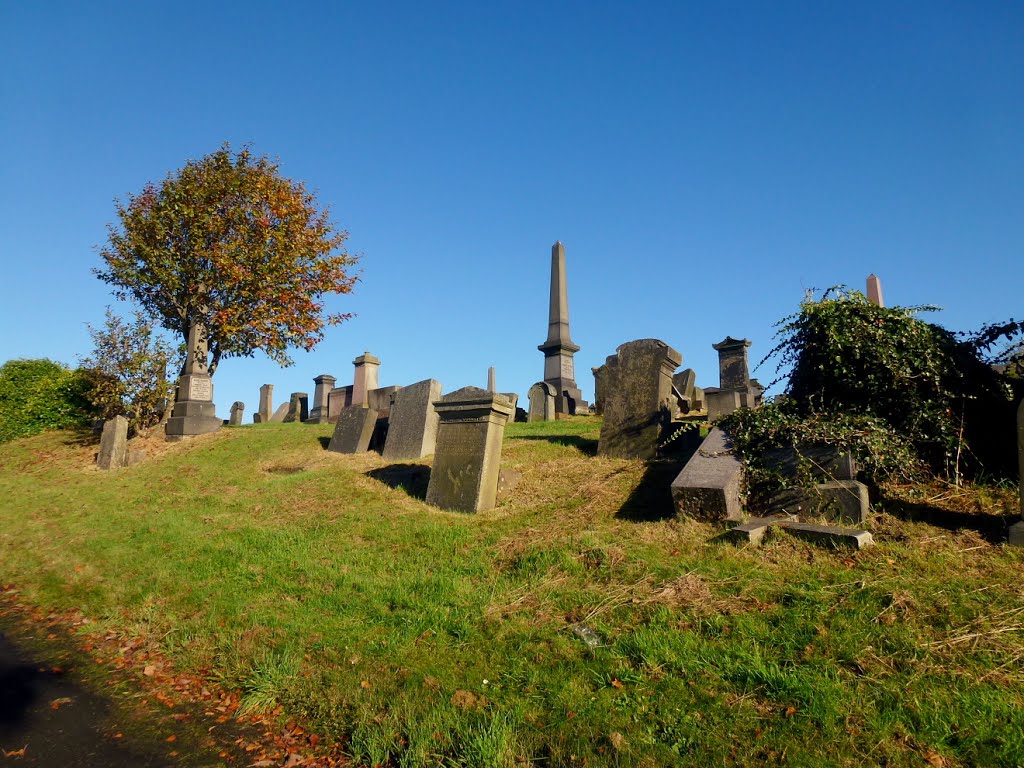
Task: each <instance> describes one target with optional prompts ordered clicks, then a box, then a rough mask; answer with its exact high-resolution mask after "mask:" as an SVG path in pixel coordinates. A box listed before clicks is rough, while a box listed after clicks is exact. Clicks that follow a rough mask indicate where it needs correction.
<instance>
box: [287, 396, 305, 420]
mask: <svg viewBox="0 0 1024 768" xmlns="http://www.w3.org/2000/svg"><path fill="white" fill-rule="evenodd" d="M307 418H309V395H308V394H306V393H305V392H292V396H291V399H290V400H289V401H288V411H287V413H285V416H284V419H283V421H284V422H285V423H286V424H292V423H295V422H300V423H301V422H303V421H305V420H306V419H307Z"/></svg>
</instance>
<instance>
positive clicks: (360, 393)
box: [352, 352, 380, 405]
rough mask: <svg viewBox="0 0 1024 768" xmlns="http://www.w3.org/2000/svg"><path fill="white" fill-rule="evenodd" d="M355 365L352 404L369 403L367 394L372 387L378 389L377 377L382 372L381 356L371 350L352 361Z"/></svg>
mask: <svg viewBox="0 0 1024 768" xmlns="http://www.w3.org/2000/svg"><path fill="white" fill-rule="evenodd" d="M352 365H354V366H355V368H356V370H355V378H354V379H353V380H352V405H367V404H368V403H369V400H368V399H367V395H368V394H369V392H370V390H371V389H377V387H378V386H379V384H378V383H377V379H378V376H379V373H380V358H377V357H374V356H373V355H371V354H370V353H369V352H364V353H363V354H362V355H360V356H359V357H357V358H356V359H355V360H353V361H352Z"/></svg>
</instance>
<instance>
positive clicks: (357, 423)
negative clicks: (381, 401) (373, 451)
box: [327, 405, 377, 453]
mask: <svg viewBox="0 0 1024 768" xmlns="http://www.w3.org/2000/svg"><path fill="white" fill-rule="evenodd" d="M376 426H377V411H375V410H374V409H373V408H367V407H366V406H363V405H350V406H348V407H347V408H343V409H342V411H341V413H339V414H338V421H337V422H335V424H334V434H333V435H332V436H331V442H330V444H329V445H328V446H327V450H329V451H334V452H336V453H365V452H366V451H367V450H368V449H369V447H370V438H371V437H373V430H374V428H375V427H376Z"/></svg>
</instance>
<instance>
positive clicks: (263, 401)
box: [252, 384, 274, 424]
mask: <svg viewBox="0 0 1024 768" xmlns="http://www.w3.org/2000/svg"><path fill="white" fill-rule="evenodd" d="M273 400H274V385H273V384H264V385H263V386H262V387H260V407H259V410H257V411H256V413H254V414H253V415H252V423H253V424H266V423H267V422H268V421H270V417H271V416H272V415H273V413H274V409H273Z"/></svg>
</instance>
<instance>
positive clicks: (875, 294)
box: [868, 273, 885, 307]
mask: <svg viewBox="0 0 1024 768" xmlns="http://www.w3.org/2000/svg"><path fill="white" fill-rule="evenodd" d="M868 301H870V302H871V303H872V304H874V305H875V306H876V307H884V306H885V302H884V301H883V300H882V281H881V280H880V279H879V278H878V277H877V276H876V275H875V274H873V273H872V274H870V275H868Z"/></svg>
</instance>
